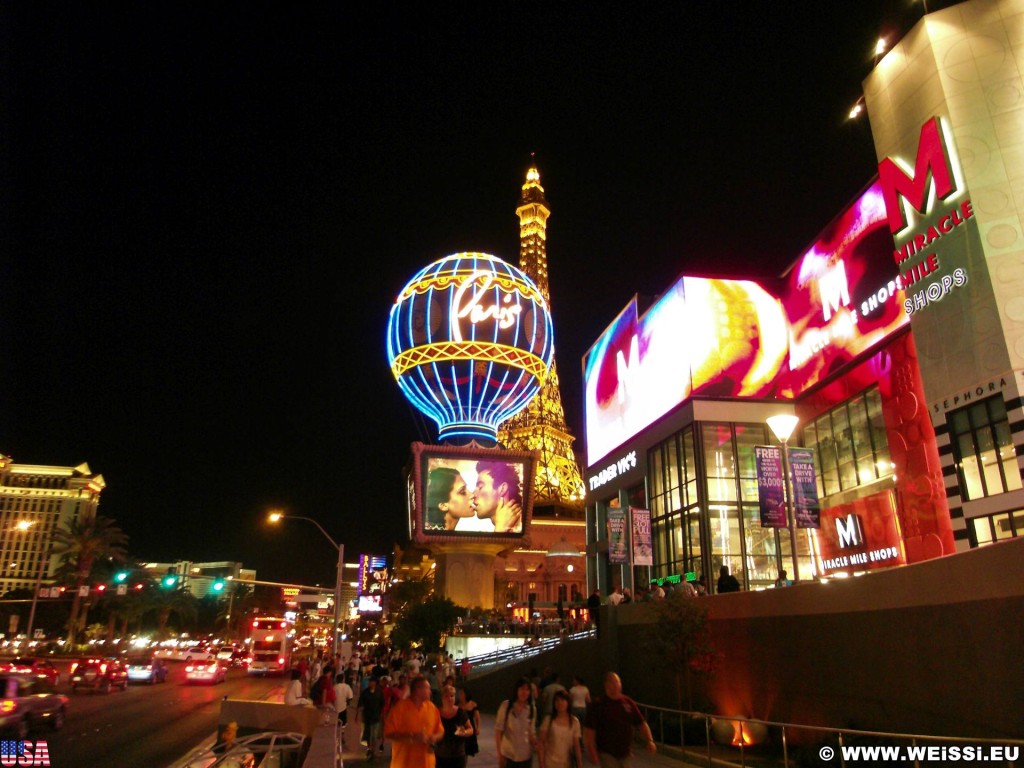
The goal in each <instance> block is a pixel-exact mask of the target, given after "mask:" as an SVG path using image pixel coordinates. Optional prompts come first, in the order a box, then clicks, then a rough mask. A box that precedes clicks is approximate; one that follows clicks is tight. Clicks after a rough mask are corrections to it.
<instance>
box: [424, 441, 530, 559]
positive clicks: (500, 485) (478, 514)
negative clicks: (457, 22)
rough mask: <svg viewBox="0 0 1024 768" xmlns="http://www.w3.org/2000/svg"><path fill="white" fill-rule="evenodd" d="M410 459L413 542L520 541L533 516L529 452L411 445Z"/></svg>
mask: <svg viewBox="0 0 1024 768" xmlns="http://www.w3.org/2000/svg"><path fill="white" fill-rule="evenodd" d="M413 459H414V462H413V484H414V487H415V489H416V493H415V498H416V503H415V508H414V510H413V517H412V521H411V528H412V531H413V539H414V540H415V541H417V542H420V543H425V542H429V541H442V540H446V539H448V540H451V541H460V540H464V539H467V538H475V539H479V540H502V539H508V540H510V541H518V540H521V539H522V538H524V536H525V534H526V532H527V530H528V528H529V523H530V517H531V515H532V512H533V473H534V467H535V462H536V456H535V455H534V454H532V453H529V452H525V451H506V450H503V449H500V448H477V447H458V446H447V445H436V446H428V445H424V444H423V443H414V444H413Z"/></svg>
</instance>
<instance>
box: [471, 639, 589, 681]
mask: <svg viewBox="0 0 1024 768" xmlns="http://www.w3.org/2000/svg"><path fill="white" fill-rule="evenodd" d="M593 636H594V630H592V629H588V630H584V631H582V632H574V633H572V634H566V635H560V636H557V637H546V638H544V639H543V640H538V641H537V642H536V643H535V644H533V645H531V644H529V643H523V644H522V645H517V646H515V647H514V648H504V649H502V650H500V651H493V652H491V653H485V654H481V655H479V656H470V657H469V663H470V665H471V666H472V668H473V671H474V672H481V671H483V670H495V669H501V668H502V667H505V666H508V665H510V664H515V663H518V662H521V661H522V660H523V659H525V658H530V657H531V656H537V655H539V654H541V653H544V652H545V651H550V650H551V649H552V648H556V647H558V646H559V645H561V644H562V643H564V642H566V641H568V640H583V639H585V638H588V637H593Z"/></svg>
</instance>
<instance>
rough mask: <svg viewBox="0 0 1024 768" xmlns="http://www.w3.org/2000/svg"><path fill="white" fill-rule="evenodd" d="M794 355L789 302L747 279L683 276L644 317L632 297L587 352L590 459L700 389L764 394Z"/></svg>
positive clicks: (701, 391)
mask: <svg viewBox="0 0 1024 768" xmlns="http://www.w3.org/2000/svg"><path fill="white" fill-rule="evenodd" d="M785 352H786V321H785V314H784V313H783V311H782V306H781V305H780V304H779V302H778V300H777V299H774V298H772V296H771V295H769V294H768V293H767V292H766V291H765V290H764V289H763V288H761V287H760V286H759V285H757V284H756V283H753V282H750V281H748V280H711V279H706V278H699V277H684V278H682V279H681V280H678V281H677V282H676V283H675V284H673V285H672V287H671V288H669V290H668V291H667V292H666V293H665V295H664V296H662V297H661V298H660V299H659V300H658V302H657V303H656V304H654V306H652V307H651V308H650V309H649V310H648V311H647V312H646V313H644V315H643V316H642V317H639V318H638V317H637V310H636V299H634V300H633V301H632V302H631V303H630V304H629V305H628V306H627V307H626V309H625V310H623V312H622V313H620V314H619V316H618V317H617V318H616V319H615V321H614V322H613V323H612V324H611V326H609V328H608V330H606V331H605V333H604V334H603V335H602V336H601V338H600V339H598V341H597V343H596V344H595V345H594V346H593V347H591V349H590V351H589V352H588V353H587V355H586V357H585V358H584V371H583V375H584V389H585V404H586V405H585V412H586V432H587V459H588V462H589V463H590V464H594V462H595V461H597V460H598V459H600V458H601V457H602V456H605V455H606V454H607V453H608V452H609V451H611V450H613V449H614V448H615V447H616V446H618V445H621V444H622V443H624V442H625V441H626V440H628V439H629V438H630V437H632V436H633V435H635V434H636V433H637V432H639V431H640V430H641V429H643V428H644V427H647V426H648V425H650V424H652V423H653V422H654V421H655V420H656V419H658V418H660V417H661V416H663V415H665V414H666V413H668V411H670V410H671V409H672V408H674V407H675V406H677V405H679V404H680V403H682V402H683V401H684V400H685V399H686V398H687V397H690V396H691V395H695V394H708V395H722V396H751V397H754V396H763V395H767V394H771V391H772V390H771V385H772V382H773V381H774V378H775V376H776V375H777V373H778V371H779V369H780V368H781V366H782V364H783V362H784V358H785Z"/></svg>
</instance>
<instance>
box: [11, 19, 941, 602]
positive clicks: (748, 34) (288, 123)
mask: <svg viewBox="0 0 1024 768" xmlns="http://www.w3.org/2000/svg"><path fill="white" fill-rule="evenodd" d="M351 7H352V6H351V4H342V3H330V4H328V3H318V4H314V3H302V4H265V3H252V4H245V5H243V4H238V5H230V4H220V3H217V4H213V5H209V4H199V3H174V4H170V3H160V2H156V3H104V4H99V3H90V4H53V5H44V4H36V3H27V2H23V3H4V4H2V5H0V99H2V107H0V112H2V117H0V121H2V123H0V132H2V134H3V139H2V141H3V145H2V150H0V153H2V154H0V162H2V166H0V169H2V176H0V178H2V180H3V183H2V185H0V227H2V230H0V232H2V245H3V248H2V260H3V269H2V271H0V322H2V328H3V338H4V344H3V347H4V352H3V355H2V357H0V359H2V366H0V381H2V394H3V398H4V400H5V403H4V407H3V411H2V413H3V415H2V416H0V453H4V454H7V455H10V456H12V457H13V458H14V460H15V461H18V462H23V463H41V464H59V465H75V464H78V463H80V462H83V461H87V462H88V463H89V464H90V466H91V467H92V469H93V471H96V472H101V473H102V474H103V475H104V477H105V478H106V480H107V484H108V487H107V490H106V491H105V492H104V495H103V501H102V503H101V511H102V513H103V514H106V515H108V516H110V517H113V518H115V519H116V520H117V521H118V523H119V524H120V525H121V526H122V527H123V528H124V530H125V531H126V532H127V533H128V534H129V536H130V539H131V550H132V553H133V554H134V555H135V556H137V557H138V558H140V559H151V560H170V559H176V558H187V559H193V560H203V559H239V560H242V561H243V562H244V564H245V565H246V566H247V567H255V568H257V569H258V574H259V577H260V578H265V579H273V580H298V581H306V582H309V581H316V582H322V583H331V582H332V581H333V575H332V570H333V562H334V560H333V557H332V554H331V552H330V550H329V548H328V547H327V544H326V542H324V541H323V540H322V538H321V537H320V535H319V534H318V533H317V532H316V531H315V530H313V528H312V527H311V526H308V525H306V524H303V523H299V522H295V523H292V524H291V525H290V526H288V527H287V528H286V529H284V530H282V531H279V532H270V531H267V530H265V528H264V527H263V526H261V525H260V521H261V520H262V517H263V515H264V514H265V512H266V510H267V509H268V508H271V507H274V506H285V507H287V508H288V509H289V510H290V511H291V512H293V513H294V514H299V515H306V516H310V517H315V518H317V519H318V520H320V521H321V522H322V523H323V525H324V527H325V528H326V529H327V530H328V531H330V532H331V533H332V535H334V536H335V537H336V538H338V539H340V540H343V541H344V542H345V543H346V545H347V547H348V553H349V558H348V559H350V560H351V559H354V556H355V554H356V553H358V552H360V551H374V552H378V553H386V552H390V551H391V548H392V545H393V543H394V542H395V541H400V540H401V539H402V536H403V531H404V530H405V524H404V521H403V512H404V507H403V488H402V479H401V470H402V466H403V464H404V463H405V461H406V460H407V458H408V446H409V443H410V442H411V441H413V440H418V439H419V440H425V441H433V440H435V439H436V431H435V428H434V425H433V423H432V422H427V421H426V420H425V419H424V418H422V417H420V416H419V415H418V414H416V412H414V411H413V410H412V408H411V406H408V405H407V404H406V403H405V401H404V400H403V398H402V397H401V395H400V393H399V390H398V387H397V386H396V385H395V383H394V381H393V379H392V378H391V375H390V371H389V369H388V367H387V361H386V356H385V352H384V331H385V325H386V322H387V315H388V310H389V308H390V305H391V303H392V302H393V300H394V299H395V297H396V295H397V294H398V291H399V290H400V289H401V287H402V286H403V285H404V284H405V282H406V281H407V280H408V279H409V278H410V277H411V276H412V275H413V273H414V272H415V271H416V270H417V269H419V268H420V267H422V266H425V265H426V264H427V263H429V262H431V261H433V260H434V259H437V258H439V257H441V256H444V255H447V254H449V253H454V252H456V251H462V250H481V251H485V252H489V253H494V254H496V255H498V256H501V257H503V258H505V259H507V260H509V261H512V262H515V261H516V260H517V259H518V221H517V219H516V217H515V213H514V209H515V206H516V203H517V201H518V195H519V187H520V185H521V184H522V181H523V177H524V174H525V171H526V168H527V166H528V163H529V157H530V153H531V152H536V158H537V163H538V165H539V167H540V170H541V181H542V184H543V185H544V187H545V190H546V193H547V198H548V201H549V204H550V207H551V210H552V215H551V219H550V221H549V227H548V255H549V265H550V281H551V289H552V297H553V301H552V306H553V314H554V321H555V332H556V344H557V352H556V357H557V360H558V364H559V373H560V376H561V380H562V385H563V395H564V397H565V406H566V412H567V417H568V421H569V424H570V427H571V428H572V429H573V431H574V432H575V433H576V435H577V436H578V437H579V438H580V440H579V442H578V444H577V448H578V455H582V454H583V445H582V436H581V435H580V426H581V423H582V412H581V406H580V396H579V388H580V358H581V356H582V355H583V353H584V351H585V349H586V348H587V347H588V346H589V345H590V343H592V342H593V341H594V340H595V338H596V337H597V335H598V334H599V333H600V332H601V331H602V330H603V329H604V327H605V326H606V325H607V324H608V323H609V322H610V321H611V320H612V319H613V317H614V316H615V315H616V314H617V312H618V311H619V310H620V309H621V308H622V307H623V306H624V305H625V304H626V302H627V301H628V300H629V299H630V297H631V296H632V295H633V294H634V293H641V294H657V293H659V292H661V291H663V290H664V289H665V288H667V287H668V285H669V284H670V283H671V281H672V280H673V279H674V278H675V277H676V276H677V275H679V274H680V273H682V272H689V273H690V274H717V275H732V276H738V275H743V276H751V277H769V276H774V275H777V274H779V273H780V272H781V271H782V270H783V269H784V268H785V267H786V266H787V265H788V264H789V263H790V262H791V261H792V260H793V259H795V258H796V256H797V255H799V253H800V251H801V250H802V249H803V248H804V247H805V246H806V245H807V244H808V243H810V242H811V241H812V240H813V239H814V237H815V235H816V234H817V233H818V232H819V231H820V230H821V229H822V228H823V227H824V226H825V225H826V224H827V223H828V221H829V220H830V219H831V218H832V217H833V216H834V215H836V214H837V213H839V211H840V210H841V208H842V207H843V206H844V205H845V204H846V203H848V202H850V201H851V200H852V199H853V197H854V196H855V195H856V194H857V193H858V192H859V191H860V190H861V189H862V188H863V187H864V186H865V185H866V184H867V183H868V182H869V181H870V179H871V177H872V176H873V175H874V165H875V161H874V152H873V148H872V144H871V140H870V133H869V130H868V126H867V123H866V121H864V122H860V123H850V122H847V121H846V113H847V112H848V110H849V108H850V106H851V105H852V104H853V102H854V101H855V100H856V99H857V97H858V96H859V95H860V83H861V81H862V79H863V77H864V76H866V74H867V73H868V71H869V69H870V66H871V55H872V48H873V45H874V41H875V40H876V39H877V37H878V35H879V33H880V32H883V31H884V32H888V33H889V34H892V33H894V32H902V31H905V30H906V29H908V28H909V26H910V25H911V24H912V22H913V21H914V20H915V19H916V18H918V17H919V16H920V13H921V10H920V8H919V7H912V6H910V4H909V3H908V2H906V1H905V0H857V2H842V3H838V2H837V3H822V2H814V3H810V2H796V3H765V2H762V3H753V2H732V3H712V2H690V3H671V4H669V3H646V4H641V5H639V6H635V7H627V6H624V5H623V4H621V3H615V4H613V3H596V4H589V5H587V6H576V5H575V4H562V5H559V4H547V5H534V4H531V3H499V4H488V3H485V4H476V5H470V4H468V3H467V4H453V5H449V4H441V5H440V6H435V5H433V4H431V5H428V6H418V7H415V8H413V9H411V10H409V9H407V8H406V7H405V6H403V7H402V8H401V9H400V8H399V7H398V6H397V5H395V4H383V5H382V6H380V7H379V8H376V9H374V10H373V11H372V12H370V11H367V12H366V13H367V14H368V15H359V14H360V13H363V12H361V11H360V12H355V13H354V12H352V11H351V10H349V9H350V8H351ZM367 7H368V8H369V7H371V6H367Z"/></svg>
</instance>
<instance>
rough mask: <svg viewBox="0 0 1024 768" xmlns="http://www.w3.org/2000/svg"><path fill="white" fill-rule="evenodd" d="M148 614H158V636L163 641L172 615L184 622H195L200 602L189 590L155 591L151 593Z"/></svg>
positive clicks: (148, 600)
mask: <svg viewBox="0 0 1024 768" xmlns="http://www.w3.org/2000/svg"><path fill="white" fill-rule="evenodd" d="M146 598H147V601H146V602H147V605H148V608H147V611H146V612H147V613H152V612H154V611H155V612H156V634H157V637H159V638H161V639H163V638H164V637H165V635H166V631H167V622H168V621H169V620H170V618H171V614H172V613H173V614H175V615H176V616H177V617H178V618H179V619H181V620H182V621H183V622H193V621H195V620H196V617H197V616H198V613H199V611H198V606H199V601H198V600H197V599H196V597H195V595H193V594H192V593H191V592H189V591H188V590H187V589H175V590H173V591H167V590H163V589H155V590H152V591H150V592H149V594H148V595H147V596H146Z"/></svg>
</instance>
